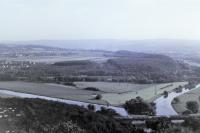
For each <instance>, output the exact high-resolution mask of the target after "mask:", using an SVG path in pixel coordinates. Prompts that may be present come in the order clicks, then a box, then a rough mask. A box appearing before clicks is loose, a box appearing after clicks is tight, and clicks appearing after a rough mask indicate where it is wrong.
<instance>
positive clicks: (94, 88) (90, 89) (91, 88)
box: [84, 87, 100, 91]
mask: <svg viewBox="0 0 200 133" xmlns="http://www.w3.org/2000/svg"><path fill="white" fill-rule="evenodd" d="M84 90H88V91H100V90H99V89H98V88H96V87H86V88H84Z"/></svg>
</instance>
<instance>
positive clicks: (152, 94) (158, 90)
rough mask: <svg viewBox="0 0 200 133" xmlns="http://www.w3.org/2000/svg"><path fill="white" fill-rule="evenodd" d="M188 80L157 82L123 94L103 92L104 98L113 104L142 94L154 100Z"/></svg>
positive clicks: (150, 100) (121, 102) (143, 96)
mask: <svg viewBox="0 0 200 133" xmlns="http://www.w3.org/2000/svg"><path fill="white" fill-rule="evenodd" d="M186 84H187V82H175V83H166V84H155V85H153V86H152V85H150V86H149V87H148V88H145V89H141V90H138V91H137V92H128V93H123V94H116V93H109V94H103V99H104V100H105V101H108V102H109V103H110V104H112V105H120V104H123V103H125V102H126V101H127V100H130V99H133V98H136V97H137V96H140V97H141V98H143V99H144V100H145V101H148V102H153V101H154V100H155V99H156V98H158V97H159V96H161V95H162V94H163V92H164V91H168V92H170V91H172V90H173V89H175V88H176V87H178V86H179V85H182V86H183V85H186Z"/></svg>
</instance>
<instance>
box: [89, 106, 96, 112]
mask: <svg viewBox="0 0 200 133" xmlns="http://www.w3.org/2000/svg"><path fill="white" fill-rule="evenodd" d="M87 108H88V110H91V111H95V109H96V108H95V106H94V105H92V104H89V105H88V106H87Z"/></svg>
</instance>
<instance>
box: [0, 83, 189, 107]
mask: <svg viewBox="0 0 200 133" xmlns="http://www.w3.org/2000/svg"><path fill="white" fill-rule="evenodd" d="M75 84H76V87H73V86H64V85H60V84H47V83H30V82H16V81H13V82H11V81H10V82H0V89H6V90H11V91H16V92H24V93H31V94H37V95H42V96H49V97H56V98H63V99H70V100H77V101H84V102H91V103H98V104H107V103H109V104H111V105H116V106H117V105H121V104H123V103H125V101H127V100H130V99H132V98H135V97H137V96H140V97H142V98H143V99H144V100H147V101H149V102H151V101H153V100H154V99H155V98H157V97H159V96H160V95H161V94H162V93H163V92H164V91H171V90H173V89H174V88H176V87H178V86H179V85H185V84H186V82H176V83H166V84H142V85H140V84H132V83H113V82H75ZM86 87H96V88H98V89H99V91H88V90H85V89H84V88H86ZM96 94H101V95H102V96H103V98H102V99H101V100H94V97H95V95H96ZM0 96H1V95H0ZM2 96H4V97H6V95H2Z"/></svg>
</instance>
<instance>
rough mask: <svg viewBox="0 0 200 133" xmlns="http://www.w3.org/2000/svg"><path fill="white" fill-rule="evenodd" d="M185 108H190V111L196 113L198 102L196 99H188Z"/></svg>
mask: <svg viewBox="0 0 200 133" xmlns="http://www.w3.org/2000/svg"><path fill="white" fill-rule="evenodd" d="M186 107H187V109H189V110H191V111H192V113H198V110H199V104H198V103H197V102H196V101H188V102H187V103H186Z"/></svg>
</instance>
